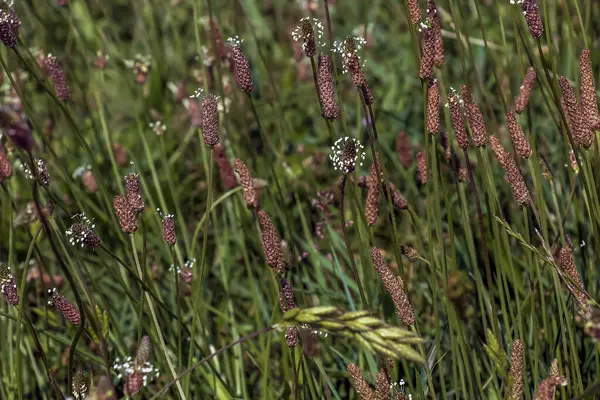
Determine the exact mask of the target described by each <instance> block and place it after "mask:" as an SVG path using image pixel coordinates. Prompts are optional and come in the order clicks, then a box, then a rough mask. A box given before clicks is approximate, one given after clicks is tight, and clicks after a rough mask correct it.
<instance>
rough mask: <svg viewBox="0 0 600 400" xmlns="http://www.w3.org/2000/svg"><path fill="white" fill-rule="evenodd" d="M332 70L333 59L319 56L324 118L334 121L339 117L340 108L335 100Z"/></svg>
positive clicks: (320, 96)
mask: <svg viewBox="0 0 600 400" xmlns="http://www.w3.org/2000/svg"><path fill="white" fill-rule="evenodd" d="M331 69H332V65H331V58H330V57H329V56H328V55H327V54H321V55H320V56H319V70H318V75H317V81H318V84H319V98H320V99H321V105H322V107H323V117H324V118H327V119H329V120H334V119H336V118H337V117H338V115H339V113H340V108H339V107H338V105H337V102H336V98H335V91H334V86H333V78H332V75H331Z"/></svg>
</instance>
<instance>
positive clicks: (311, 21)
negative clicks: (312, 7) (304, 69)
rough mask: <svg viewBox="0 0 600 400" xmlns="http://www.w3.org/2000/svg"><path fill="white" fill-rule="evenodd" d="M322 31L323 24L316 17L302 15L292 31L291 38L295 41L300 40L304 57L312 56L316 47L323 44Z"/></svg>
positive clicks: (315, 51) (315, 52)
mask: <svg viewBox="0 0 600 400" xmlns="http://www.w3.org/2000/svg"><path fill="white" fill-rule="evenodd" d="M323 32H324V29H323V24H322V23H321V22H320V21H319V20H318V19H317V18H311V17H304V18H302V19H301V20H300V24H299V25H298V26H297V27H296V29H294V31H293V32H292V38H293V39H294V41H296V42H298V41H302V50H304V54H306V57H314V56H315V55H316V54H317V48H318V47H321V46H323V45H324V43H322V42H321V39H322V38H323Z"/></svg>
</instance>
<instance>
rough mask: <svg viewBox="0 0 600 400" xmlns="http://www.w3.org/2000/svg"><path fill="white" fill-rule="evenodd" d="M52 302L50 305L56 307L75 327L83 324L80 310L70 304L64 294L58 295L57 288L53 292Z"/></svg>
mask: <svg viewBox="0 0 600 400" xmlns="http://www.w3.org/2000/svg"><path fill="white" fill-rule="evenodd" d="M51 294H52V300H51V301H50V305H51V306H54V308H56V309H57V310H58V311H59V312H60V313H61V314H62V315H63V317H65V318H66V319H67V321H69V322H70V323H72V324H73V325H79V323H80V322H81V315H80V314H79V310H78V309H77V307H75V306H74V305H73V304H71V303H70V302H69V300H67V299H66V298H65V296H63V295H62V294H60V293H58V290H56V288H54V289H52V290H51Z"/></svg>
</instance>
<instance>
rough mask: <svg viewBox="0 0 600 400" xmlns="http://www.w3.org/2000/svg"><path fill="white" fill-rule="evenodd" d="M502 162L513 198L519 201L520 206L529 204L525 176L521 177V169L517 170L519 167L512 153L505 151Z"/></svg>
mask: <svg viewBox="0 0 600 400" xmlns="http://www.w3.org/2000/svg"><path fill="white" fill-rule="evenodd" d="M504 163H505V165H504V172H505V173H506V178H507V179H508V182H509V183H510V187H511V189H512V192H513V195H514V197H515V200H517V203H519V205H520V206H521V207H524V206H527V205H529V204H531V195H530V193H529V188H528V187H527V184H526V183H525V178H523V174H522V173H521V170H519V167H517V163H516V162H515V159H514V157H513V155H512V154H510V153H507V154H506V156H505V157H504Z"/></svg>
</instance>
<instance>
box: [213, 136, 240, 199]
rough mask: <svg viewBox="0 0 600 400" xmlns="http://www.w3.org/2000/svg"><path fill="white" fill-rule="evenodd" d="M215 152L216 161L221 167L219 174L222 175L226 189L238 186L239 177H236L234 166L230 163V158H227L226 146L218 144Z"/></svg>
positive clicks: (222, 181)
mask: <svg viewBox="0 0 600 400" xmlns="http://www.w3.org/2000/svg"><path fill="white" fill-rule="evenodd" d="M214 152H215V163H216V164H217V167H218V168H219V176H220V177H221V183H222V184H223V188H224V189H225V190H230V189H233V188H234V187H236V186H237V178H236V177H235V172H233V167H232V166H231V163H229V159H228V158H227V154H226V152H225V147H223V145H222V144H217V145H216V146H215V147H214Z"/></svg>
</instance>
